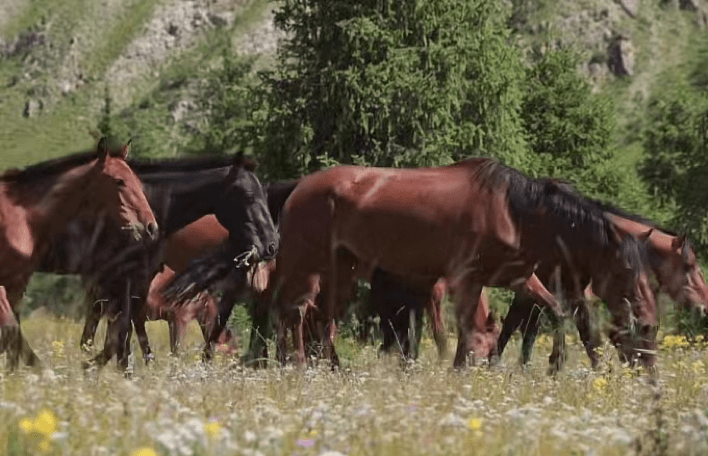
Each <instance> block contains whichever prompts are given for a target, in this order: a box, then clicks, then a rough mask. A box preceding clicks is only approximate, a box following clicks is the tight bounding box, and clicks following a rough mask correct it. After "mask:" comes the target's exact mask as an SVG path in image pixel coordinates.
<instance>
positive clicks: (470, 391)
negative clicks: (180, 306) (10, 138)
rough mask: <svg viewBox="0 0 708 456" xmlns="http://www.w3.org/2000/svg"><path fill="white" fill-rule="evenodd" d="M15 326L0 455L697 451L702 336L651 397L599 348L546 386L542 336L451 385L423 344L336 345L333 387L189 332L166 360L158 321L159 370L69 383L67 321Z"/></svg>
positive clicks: (667, 347) (705, 399)
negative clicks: (529, 349) (416, 348)
mask: <svg viewBox="0 0 708 456" xmlns="http://www.w3.org/2000/svg"><path fill="white" fill-rule="evenodd" d="M23 328H24V329H25V333H26V336H27V338H28V340H29V341H30V344H31V345H32V346H33V348H35V351H36V352H37V354H38V355H39V356H40V357H41V358H42V360H43V361H44V366H43V369H42V371H40V372H35V371H30V370H21V371H19V372H16V373H12V374H7V373H5V372H4V371H3V376H2V380H1V381H0V420H1V422H2V426H0V454H3V455H15V454H17V455H19V454H61V455H135V456H138V455H139V456H151V455H271V454H274V455H280V454H286V455H323V454H328V455H330V456H334V455H339V454H343V455H368V454H371V455H374V454H382V455H383V454H386V455H406V456H410V455H435V454H441V455H442V454H445V455H450V454H494V455H515V454H534V455H544V456H545V455H551V454H574V455H615V454H622V455H624V454H671V455H694V454H695V455H701V454H706V453H708V417H707V416H706V411H707V405H708V386H707V382H706V380H708V356H706V348H708V347H706V344H705V343H703V342H702V341H700V338H699V341H698V342H697V343H694V344H689V343H688V342H687V341H686V339H685V338H683V337H681V336H672V335H668V336H664V335H662V336H661V340H662V343H661V353H660V357H659V369H660V374H659V378H658V381H657V382H656V383H655V384H654V383H653V382H651V381H650V379H649V378H648V376H647V375H646V374H645V373H641V372H638V371H634V370H629V369H627V368H624V367H622V366H621V365H620V364H619V363H618V361H617V358H616V355H615V352H614V349H611V348H610V347H609V346H606V347H605V348H604V350H603V358H604V362H603V365H602V368H601V369H600V370H599V371H592V370H590V369H588V367H587V361H586V359H585V355H584V353H583V352H581V347H580V345H579V344H578V343H577V341H571V343H570V344H569V350H570V353H569V363H568V366H567V369H565V370H564V371H563V372H562V373H561V374H559V375H558V376H557V377H556V378H551V377H549V376H547V375H546V367H547V361H546V359H547V354H548V353H549V351H550V341H549V339H548V337H545V336H544V337H541V339H540V340H539V343H538V344H537V346H536V351H535V354H534V360H533V363H532V365H531V367H530V368H528V369H526V370H523V369H521V368H520V367H519V366H518V363H517V359H518V354H519V352H518V347H517V346H516V345H517V343H514V342H512V344H510V347H509V349H508V350H507V352H505V354H504V358H503V361H502V363H501V365H499V366H495V367H493V368H489V367H488V366H479V367H475V368H470V369H468V370H467V371H464V372H461V373H460V372H454V371H452V370H451V359H446V360H444V361H443V362H439V361H438V359H437V354H436V352H435V350H434V348H433V345H432V344H431V343H430V341H429V340H427V339H424V347H423V350H422V357H421V360H420V361H419V362H417V363H415V364H413V365H412V366H410V367H408V368H406V369H402V368H401V366H400V364H399V362H398V360H397V359H396V358H395V357H383V358H379V357H377V354H376V349H375V347H373V346H364V347H361V346H358V345H353V344H352V343H351V342H350V341H348V340H346V339H344V340H340V343H339V346H338V347H339V351H340V356H341V357H342V360H343V368H342V370H341V371H340V372H336V373H332V372H330V371H329V369H327V368H326V367H324V366H323V367H319V368H315V369H310V370H307V371H306V372H299V371H296V370H294V369H292V368H286V369H281V368H276V367H273V368H269V369H266V370H260V371H256V370H251V369H244V368H241V367H239V366H238V362H237V359H232V358H228V357H226V356H224V355H219V356H217V358H216V359H215V361H214V362H213V363H212V364H210V365H204V364H202V363H201V362H200V361H199V350H200V348H201V345H200V341H199V337H198V336H197V334H198V330H197V329H196V326H195V327H193V328H192V330H193V331H192V333H190V335H189V338H188V340H187V341H186V343H185V346H184V348H183V350H182V353H181V355H180V356H179V357H171V356H169V355H168V343H167V341H168V336H167V327H166V325H165V324H164V323H161V322H155V323H151V324H150V325H149V327H148V331H149V333H150V336H151V342H152V343H153V347H154V350H155V352H156V355H157V362H156V363H155V364H154V365H152V366H150V367H145V366H144V365H143V364H142V361H141V360H140V358H139V356H136V359H135V362H134V367H133V375H132V378H131V379H126V378H124V376H123V375H122V374H120V373H118V372H117V371H116V368H115V364H114V363H112V364H110V365H109V366H108V367H107V368H105V369H103V370H102V371H99V372H84V371H83V370H82V369H81V367H80V364H81V361H82V360H83V359H84V358H85V356H86V355H84V354H83V353H81V351H80V350H79V347H78V340H79V336H80V330H81V326H80V324H79V323H76V322H73V321H70V320H63V319H55V318H50V317H33V318H29V319H27V320H25V321H24V322H23ZM99 340H100V339H99ZM453 342H454V341H453V340H450V341H449V343H450V349H451V350H452V348H453V345H452V344H453ZM134 345H135V344H134ZM138 355H139V353H138Z"/></svg>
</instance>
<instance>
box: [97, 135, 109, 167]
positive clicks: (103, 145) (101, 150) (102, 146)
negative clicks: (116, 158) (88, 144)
mask: <svg viewBox="0 0 708 456" xmlns="http://www.w3.org/2000/svg"><path fill="white" fill-rule="evenodd" d="M96 153H97V154H98V162H99V163H105V162H106V158H107V157H108V139H106V137H105V136H103V137H101V139H99V140H98V146H96Z"/></svg>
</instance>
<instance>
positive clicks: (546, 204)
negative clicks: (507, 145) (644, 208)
mask: <svg viewBox="0 0 708 456" xmlns="http://www.w3.org/2000/svg"><path fill="white" fill-rule="evenodd" d="M472 160H473V161H474V162H475V165H474V166H475V168H476V169H477V171H476V172H477V174H478V175H479V177H480V178H481V179H482V182H483V183H485V184H486V185H488V186H492V187H493V188H500V189H501V188H503V187H506V190H507V197H508V201H509V206H510V209H511V213H512V216H513V217H514V218H515V219H516V223H520V224H522V225H523V224H524V223H526V222H532V223H533V221H534V220H537V219H538V217H539V214H540V213H541V212H543V213H544V215H543V217H551V219H557V220H558V221H559V223H554V229H555V230H556V231H558V233H557V234H558V235H560V236H561V237H562V238H563V239H564V240H566V242H567V241H568V240H572V241H576V242H578V243H580V244H582V243H586V242H587V241H588V240H589V241H591V242H593V244H595V245H596V246H598V247H600V248H608V247H611V246H612V243H613V241H612V240H611V229H612V228H611V222H610V221H609V220H608V219H607V218H606V217H605V216H604V213H603V210H602V209H601V208H600V207H599V206H597V205H595V204H593V203H592V202H591V201H589V200H588V199H587V198H585V197H583V196H581V195H579V194H578V193H577V192H575V190H574V189H573V187H572V186H571V185H570V184H568V183H567V182H564V181H561V180H557V179H532V178H529V177H527V176H526V175H524V174H523V173H521V172H520V171H518V170H516V169H513V168H510V167H507V166H504V165H502V164H500V163H499V162H498V161H497V160H495V159H490V158H481V159H472ZM470 163H471V162H470ZM541 223H544V222H541ZM545 223H548V220H547V219H546V221H545Z"/></svg>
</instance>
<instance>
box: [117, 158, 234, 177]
mask: <svg viewBox="0 0 708 456" xmlns="http://www.w3.org/2000/svg"><path fill="white" fill-rule="evenodd" d="M128 164H129V165H130V167H131V168H133V170H134V171H135V172H136V173H159V172H189V171H200V170H205V169H213V168H225V167H228V166H231V165H233V157H224V156H215V155H207V156H202V157H184V158H176V159H174V158H173V159H167V160H166V159H148V160H138V159H128Z"/></svg>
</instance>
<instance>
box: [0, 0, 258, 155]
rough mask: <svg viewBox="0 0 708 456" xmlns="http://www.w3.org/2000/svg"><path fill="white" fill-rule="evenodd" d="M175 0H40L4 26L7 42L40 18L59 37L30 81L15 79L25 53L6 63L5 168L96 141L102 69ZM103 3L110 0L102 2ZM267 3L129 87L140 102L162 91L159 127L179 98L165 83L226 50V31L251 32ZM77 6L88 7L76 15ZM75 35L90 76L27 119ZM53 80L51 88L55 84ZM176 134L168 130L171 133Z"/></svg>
mask: <svg viewBox="0 0 708 456" xmlns="http://www.w3.org/2000/svg"><path fill="white" fill-rule="evenodd" d="M169 1H171V0H122V1H118V0H116V1H113V2H107V3H106V2H101V3H100V4H99V3H98V2H88V1H86V0H55V1H49V0H39V1H35V2H33V3H30V4H29V6H28V7H27V8H26V9H25V10H24V11H23V12H22V13H21V15H20V17H18V19H17V20H16V21H9V22H8V24H7V25H6V26H5V27H4V28H3V29H2V30H0V36H3V37H5V39H6V40H8V41H9V40H10V37H12V36H15V35H16V34H17V33H19V32H21V31H23V30H26V29H28V28H30V27H31V26H33V25H36V24H41V23H42V22H45V23H49V24H51V26H50V27H48V29H47V34H48V36H49V40H50V41H51V42H52V43H53V49H52V54H54V55H53V56H52V58H51V60H50V63H49V65H48V68H46V69H43V70H42V71H36V72H35V73H36V74H32V76H33V77H32V79H31V80H24V79H21V80H20V81H19V82H17V83H15V84H14V85H13V84H12V81H13V79H14V78H15V77H16V75H18V74H22V72H24V71H25V70H26V63H24V62H23V61H21V59H20V58H11V59H5V60H3V61H2V64H0V151H2V152H0V169H4V168H8V167H13V166H22V165H26V164H29V163H33V162H36V161H40V160H42V159H46V158H50V157H55V156H58V155H61V154H65V153H69V152H73V151H76V150H81V149H84V148H87V147H90V146H91V145H92V144H93V141H94V140H93V138H92V137H91V136H90V135H89V134H88V131H89V130H92V129H95V127H96V124H97V122H98V119H99V116H100V109H101V104H102V100H103V97H104V87H105V84H104V76H103V73H104V72H105V71H106V69H107V68H109V67H110V65H111V63H112V62H113V61H115V59H116V58H117V57H118V56H119V55H120V54H121V52H123V51H124V50H125V48H126V46H128V44H129V43H130V42H131V41H132V40H133V39H134V38H135V37H136V36H138V35H139V34H140V33H141V31H142V30H143V27H144V25H145V24H146V23H147V22H148V21H149V20H150V19H151V16H152V13H153V11H154V10H155V8H156V7H157V6H158V5H160V4H164V3H166V2H169ZM101 4H108V5H109V6H107V7H106V6H104V7H98V6H96V5H101ZM267 7H268V6H267V1H266V0H255V1H252V2H248V5H247V7H246V8H245V9H244V10H243V11H242V13H241V15H240V16H239V17H238V18H237V20H236V21H235V24H234V27H233V28H232V30H230V31H229V32H228V34H225V33H224V31H223V30H213V31H211V32H209V33H207V34H206V36H205V38H204V39H203V40H201V41H200V42H199V43H198V44H197V45H196V46H193V47H192V48H191V49H187V50H186V51H185V52H184V55H181V56H178V57H176V58H174V59H173V60H172V61H171V62H169V63H167V64H166V65H165V66H164V68H161V69H160V74H159V75H158V76H157V77H153V78H152V79H147V80H145V81H142V82H140V83H139V84H138V85H137V86H136V87H131V92H132V93H133V100H134V104H138V103H139V102H141V101H144V99H145V98H146V97H155V96H156V94H157V98H158V99H157V101H158V104H160V106H158V109H155V115H154V116H151V115H148V118H147V119H146V121H150V122H155V124H156V126H159V123H162V124H164V123H165V122H164V120H165V117H164V114H165V112H164V109H165V107H166V106H162V105H161V103H159V102H160V101H167V102H168V103H169V102H171V101H173V100H172V98H170V97H169V96H166V97H162V99H161V98H160V96H159V93H160V92H161V91H164V90H161V83H164V81H165V80H166V79H168V78H171V77H172V76H173V75H176V74H180V73H181V74H182V75H183V76H185V77H187V78H189V77H194V76H198V71H199V69H200V68H203V65H204V64H208V63H209V62H210V61H213V59H214V58H215V57H218V56H219V55H221V52H222V50H223V48H224V46H225V39H224V38H225V36H238V35H239V34H243V33H245V32H247V31H248V30H249V29H250V27H252V26H253V24H254V23H257V22H258V21H260V20H262V17H263V14H264V13H265V12H266V10H267ZM76 11H81V12H82V14H76ZM109 12H110V14H108V13H109ZM77 35H78V36H79V37H80V38H81V42H82V43H85V44H84V45H82V49H81V53H80V55H79V56H78V66H79V67H80V68H81V69H82V70H83V72H84V79H86V80H87V81H88V83H86V84H85V85H84V86H83V87H82V88H81V89H79V90H76V91H74V92H72V93H70V94H69V95H67V96H61V95H59V94H57V93H51V100H52V101H51V102H50V103H48V104H47V105H45V109H44V111H43V112H42V113H41V114H40V115H38V116H36V117H31V118H23V117H22V115H21V114H22V111H23V109H24V104H25V101H26V100H27V99H28V98H30V97H31V95H30V94H31V93H32V92H33V91H34V92H36V91H37V90H38V88H39V89H41V90H43V89H44V86H45V84H46V83H47V82H52V81H53V76H52V75H53V74H54V73H56V72H57V71H58V70H59V68H60V67H61V62H62V59H63V58H65V57H66V55H67V54H68V52H69V51H68V49H67V47H68V46H65V44H66V43H68V42H69V40H70V38H71V37H75V36H77ZM9 86H10V87H9ZM49 86H50V91H51V87H52V84H51V83H50V84H49ZM163 86H164V84H163ZM163 88H164V87H163ZM167 91H168V92H169V90H167ZM156 117H157V118H156ZM163 128H164V125H163ZM173 134H174V133H173V132H168V136H172V135H173ZM162 155H165V154H164V153H163V154H162Z"/></svg>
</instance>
